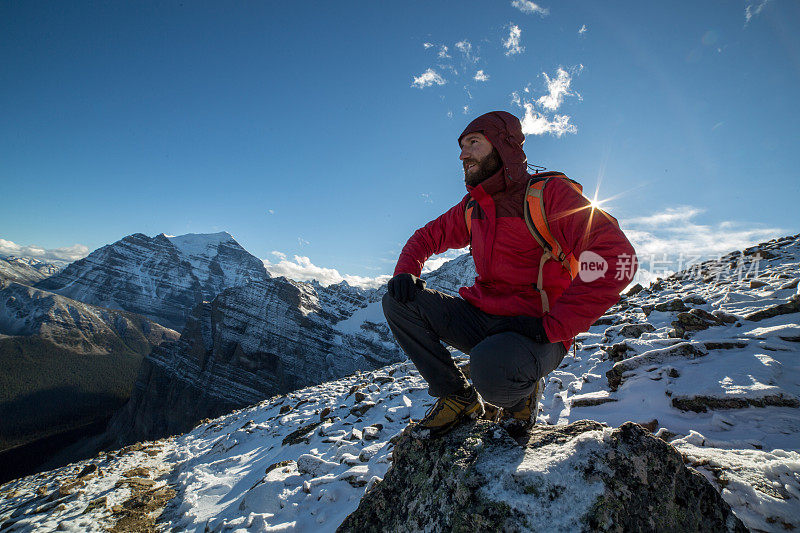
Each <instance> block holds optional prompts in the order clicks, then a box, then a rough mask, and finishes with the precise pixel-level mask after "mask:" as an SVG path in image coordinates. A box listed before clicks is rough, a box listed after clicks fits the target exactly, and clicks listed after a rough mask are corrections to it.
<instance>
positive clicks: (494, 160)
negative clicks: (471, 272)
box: [383, 111, 636, 436]
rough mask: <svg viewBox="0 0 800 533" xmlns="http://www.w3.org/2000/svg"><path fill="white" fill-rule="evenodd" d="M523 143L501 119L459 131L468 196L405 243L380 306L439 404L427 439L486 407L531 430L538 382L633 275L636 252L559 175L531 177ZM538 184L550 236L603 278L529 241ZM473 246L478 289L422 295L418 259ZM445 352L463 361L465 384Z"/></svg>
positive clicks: (518, 131) (425, 425) (426, 421)
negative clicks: (600, 265)
mask: <svg viewBox="0 0 800 533" xmlns="http://www.w3.org/2000/svg"><path fill="white" fill-rule="evenodd" d="M524 141H525V136H524V135H523V133H522V128H521V125H520V122H519V120H518V119H517V118H516V117H515V116H513V115H511V114H510V113H507V112H505V111H492V112H490V113H486V114H485V115H482V116H480V117H478V118H477V119H475V120H474V121H472V122H471V123H470V124H469V125H468V126H467V127H466V129H465V130H464V131H463V132H462V133H461V135H460V136H459V137H458V143H459V146H460V147H461V156H460V159H461V161H462V164H463V167H464V182H465V184H466V187H467V194H466V195H465V196H464V197H463V198H462V199H461V201H460V202H459V203H458V204H457V205H455V206H454V207H452V208H451V209H450V210H448V211H447V212H446V213H444V214H443V215H441V216H440V217H438V218H437V219H435V220H433V221H431V222H429V223H428V224H426V225H425V226H424V227H422V228H420V229H418V230H417V231H416V232H414V234H413V235H412V236H411V238H409V240H408V242H407V243H406V245H405V246H404V247H403V250H402V252H401V253H400V258H399V259H398V261H397V266H396V267H395V270H394V277H393V278H392V279H391V280H390V281H389V284H388V290H387V293H386V295H385V296H384V298H383V311H384V314H385V316H386V319H387V322H388V324H389V327H390V328H391V330H392V333H393V334H394V336H395V338H396V339H397V342H398V344H399V345H400V347H401V348H402V349H403V350H404V351H405V353H406V354H407V355H408V357H409V359H411V361H412V362H413V363H414V365H415V366H416V367H417V369H418V370H419V372H420V374H421V375H422V377H423V378H425V380H426V381H427V382H428V386H429V388H428V392H429V394H430V395H431V396H433V397H435V398H437V400H436V402H435V403H434V404H433V406H432V407H431V408H430V409H429V410H428V412H427V413H426V415H425V417H424V418H423V419H422V420H421V421H420V422H419V423H418V429H420V430H423V431H426V432H428V433H429V434H430V435H431V436H437V435H441V434H443V433H445V432H446V431H448V430H450V429H451V428H452V427H453V426H454V425H456V424H457V423H458V422H459V421H461V420H464V419H466V418H468V417H472V418H477V417H481V416H484V413H485V411H486V405H485V403H484V399H485V400H486V401H487V402H489V403H490V404H491V405H492V406H497V407H499V408H500V409H501V411H500V416H499V418H500V419H502V420H504V424H506V427H507V428H513V429H514V431H515V432H519V431H520V430H527V429H529V428H530V427H531V426H532V425H533V424H534V423H535V420H536V414H537V410H538V397H539V394H540V393H541V392H542V390H543V388H544V380H543V378H544V376H546V375H547V374H548V373H550V372H551V371H552V370H554V369H555V368H556V367H558V365H559V364H560V363H561V360H562V359H563V358H564V355H565V354H566V352H567V349H568V348H569V346H570V343H571V340H572V339H573V338H574V337H575V335H577V334H578V333H579V332H582V331H586V330H588V329H589V327H590V326H591V324H592V323H594V321H595V320H597V319H598V318H599V317H600V316H601V315H603V313H605V311H606V310H608V309H609V308H610V307H611V306H612V305H614V304H615V303H616V302H617V301H618V300H619V292H620V291H621V290H622V289H623V288H624V287H625V286H626V285H628V283H630V281H631V280H632V278H633V275H634V273H635V270H636V268H635V263H636V257H635V253H634V250H633V247H632V246H631V244H630V242H628V239H627V238H626V237H625V235H624V234H623V233H622V231H621V230H620V229H619V227H618V226H617V224H616V221H615V220H614V219H613V218H611V217H609V216H607V215H606V216H593V215H596V213H595V209H594V208H593V206H592V205H591V203H590V202H589V200H587V199H586V198H585V197H584V196H583V195H581V194H580V192H578V191H577V190H576V189H575V188H574V186H572V185H571V183H570V181H569V180H568V179H567V178H566V176H564V175H563V174H561V173H558V172H547V173H538V174H534V175H530V174H529V173H528V169H527V158H526V156H525V152H524V151H523V149H522V145H523V143H524ZM541 180H547V182H545V183H546V185H547V186H546V187H544V188H543V189H542V191H543V192H542V195H541V200H542V201H543V205H544V217H545V219H546V221H547V224H548V229H549V231H550V233H551V234H552V237H553V238H554V239H555V240H556V241H557V242H558V243H559V244H560V247H561V249H562V250H563V251H564V252H565V254H566V255H569V254H571V255H572V256H574V257H575V258H578V257H580V256H581V254H582V253H584V252H587V253H588V252H591V253H592V255H591V257H592V258H597V257H599V258H602V261H605V262H606V264H607V269H606V271H605V273H603V274H602V275H600V277H596V275H593V276H575V277H574V279H573V275H574V273H570V272H569V271H568V270H567V269H566V268H565V267H564V266H563V264H562V262H560V261H559V260H548V259H549V258H550V257H552V255H551V256H547V255H545V254H546V250H545V248H544V247H543V246H542V245H541V244H540V243H539V241H538V240H537V239H536V238H535V237H534V234H533V231H534V230H533V229H531V226H530V220H527V221H526V211H525V210H526V209H527V208H526V207H525V206H526V190H527V187H528V184H529V182H531V183H533V182H535V181H541ZM603 214H604V213H603ZM467 215H468V216H469V222H470V224H469V225H468V224H467V221H468V219H467V218H466V216H467ZM528 216H530V215H529V214H528ZM468 245H469V246H470V250H471V253H472V257H473V259H474V261H475V270H476V272H477V274H478V276H477V277H476V278H475V283H474V284H473V285H472V286H471V287H461V289H459V297H454V296H450V295H447V294H443V293H441V292H438V291H434V290H431V289H427V288H426V287H425V282H424V281H423V280H422V279H420V277H419V276H420V274H421V271H422V267H423V265H424V263H425V261H426V260H427V259H428V258H429V257H430V256H432V255H434V254H440V253H442V252H445V251H446V250H449V249H460V248H464V247H466V246H468ZM631 264H633V265H634V266H633V268H630V266H628V267H627V268H620V267H623V266H624V265H631ZM620 272H622V275H619V274H620ZM443 342H444V343H446V344H448V345H450V346H452V347H453V348H456V349H457V350H460V351H461V352H463V353H465V354H469V356H470V374H471V378H472V384H470V382H469V381H467V379H466V377H465V376H464V374H463V373H462V372H461V371H460V369H459V368H458V367H457V366H456V364H455V361H454V360H453V358H452V356H451V355H450V352H449V351H448V350H447V349H446V348H445V346H444V345H443V344H442V343H443Z"/></svg>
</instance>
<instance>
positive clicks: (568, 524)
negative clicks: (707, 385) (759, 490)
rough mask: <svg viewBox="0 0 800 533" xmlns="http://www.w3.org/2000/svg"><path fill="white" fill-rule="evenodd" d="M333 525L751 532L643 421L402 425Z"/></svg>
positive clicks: (407, 528)
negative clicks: (523, 433) (444, 431)
mask: <svg viewBox="0 0 800 533" xmlns="http://www.w3.org/2000/svg"><path fill="white" fill-rule="evenodd" d="M337 531H340V532H347V531H358V532H362V531H747V529H746V528H745V526H744V525H743V524H742V522H741V521H740V520H739V519H738V518H737V517H736V516H735V515H734V514H733V512H732V511H731V509H730V507H729V505H728V504H727V503H725V501H723V499H722V498H721V496H720V495H719V493H718V492H717V491H716V490H715V489H714V487H713V486H712V485H711V484H710V483H709V482H708V481H707V480H706V479H705V478H704V477H703V476H702V475H700V474H698V473H697V472H695V471H693V470H690V469H689V468H687V467H686V466H684V464H683V458H682V457H681V455H680V454H679V453H678V452H677V451H676V450H675V449H674V448H672V447H671V446H670V445H669V444H667V443H665V442H663V441H662V440H660V439H658V438H656V437H654V436H653V435H652V434H650V433H649V432H648V431H647V430H645V429H644V428H642V427H641V426H639V425H637V424H633V423H630V422H629V423H626V424H623V425H622V426H621V427H619V428H617V429H613V430H612V429H611V428H609V427H607V426H604V425H602V424H600V423H598V422H591V421H579V422H574V423H572V424H569V425H567V426H537V427H536V428H535V430H534V431H533V433H532V435H531V438H530V440H529V441H528V442H527V444H526V445H525V446H524V447H520V446H519V445H517V443H516V442H515V441H514V440H512V439H511V438H510V437H509V436H508V434H507V433H506V432H505V431H504V430H502V429H500V428H499V426H497V425H495V424H491V423H489V422H478V423H477V424H466V425H463V426H461V427H460V428H458V429H456V430H455V431H453V432H452V433H450V434H448V435H445V436H444V437H442V438H439V439H423V440H421V439H417V438H414V437H413V436H412V433H411V432H409V431H406V432H405V433H404V435H403V437H402V438H401V439H400V441H399V442H398V443H397V445H396V447H395V449H394V452H393V464H392V467H391V468H390V469H389V471H388V472H387V474H386V476H385V478H384V479H383V481H381V482H379V483H376V484H375V485H373V487H372V488H371V490H370V491H368V492H367V493H366V494H365V495H364V497H363V498H362V500H361V503H360V505H359V506H358V509H357V510H356V511H355V512H353V513H352V514H350V515H349V516H348V517H347V519H345V521H344V522H343V523H342V524H341V526H340V527H339V529H338V530H337Z"/></svg>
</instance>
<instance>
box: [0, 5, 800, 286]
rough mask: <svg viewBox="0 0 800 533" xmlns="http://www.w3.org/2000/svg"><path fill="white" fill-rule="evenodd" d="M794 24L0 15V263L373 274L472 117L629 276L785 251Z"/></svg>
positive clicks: (386, 14) (665, 12) (719, 15)
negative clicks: (501, 131)
mask: <svg viewBox="0 0 800 533" xmlns="http://www.w3.org/2000/svg"><path fill="white" fill-rule="evenodd" d="M798 26H800V4H798V3H797V2H795V1H790V0H767V1H765V0H754V1H750V0H748V1H729V0H725V1H717V2H711V1H708V2H706V1H704V2H692V3H689V2H685V3H679V4H675V3H667V2H662V3H655V2H639V1H635V2H611V3H607V4H606V3H600V2H588V1H584V2H573V1H561V2H547V1H544V0H543V1H541V2H538V1H537V2H536V3H533V2H529V1H525V0H518V1H515V2H512V1H511V0H507V1H499V0H498V1H492V2H488V1H481V2H474V1H461V2H422V1H420V2H402V3H399V2H392V3H389V2H336V3H334V2H302V3H293V2H280V3H279V2H252V1H251V2H225V3H221V2H184V3H179V2H158V3H150V2H108V3H95V2H91V3H88V2H3V3H0V62H1V64H2V68H0V111H1V114H2V117H3V118H2V120H0V180H2V190H3V201H2V206H3V209H2V210H0V253H18V254H27V255H33V256H39V257H42V258H57V257H61V258H75V257H79V256H81V255H85V254H86V253H87V252H88V251H90V250H93V249H95V248H97V247H100V246H102V245H105V244H108V243H111V242H114V241H115V240H118V239H119V238H121V237H123V236H125V235H128V234H131V233H135V232H142V233H145V234H148V235H151V236H152V235H156V234H158V233H161V232H164V233H167V234H172V235H180V234H184V233H210V232H217V231H228V232H230V233H231V234H232V235H234V237H236V239H237V240H238V241H239V242H240V243H241V244H242V245H243V246H244V247H245V248H246V249H247V250H249V251H250V252H252V253H253V254H255V255H256V256H258V257H260V258H262V259H265V260H267V261H269V263H270V265H271V269H272V270H273V271H274V272H279V273H285V274H287V275H291V276H294V277H303V276H306V277H308V276H316V277H318V278H320V279H323V280H328V281H335V280H338V279H340V278H341V277H345V278H346V279H351V280H358V279H359V278H358V277H362V278H374V277H376V276H380V275H386V274H389V273H391V271H392V269H393V266H394V262H395V261H396V258H397V254H398V253H399V251H400V248H401V247H402V244H403V243H404V242H405V240H406V239H407V238H408V236H409V235H410V234H411V233H412V232H413V231H414V230H415V229H416V228H417V227H419V226H421V225H423V224H424V223H426V222H427V221H428V220H430V219H432V218H435V217H436V216H438V215H439V214H441V213H442V212H444V211H446V210H447V209H448V208H449V207H451V206H452V205H453V204H455V203H456V202H458V201H459V200H460V198H461V197H462V195H463V194H464V192H465V190H464V183H463V173H462V171H461V168H460V164H459V160H458V154H459V151H458V146H457V144H456V138H457V136H458V134H459V133H460V132H461V130H462V129H463V127H464V126H465V125H466V123H467V122H469V120H471V119H472V118H474V117H475V116H477V115H479V114H481V113H483V112H486V111H489V110H492V109H504V110H508V111H510V112H512V113H514V114H515V115H517V116H518V117H520V118H521V119H525V120H524V124H525V128H526V133H528V135H527V139H526V143H525V149H526V153H527V154H528V158H529V161H531V162H535V163H538V164H540V165H543V166H546V167H547V168H549V169H557V170H562V171H564V172H565V173H566V174H567V175H569V176H570V177H572V178H574V179H577V180H578V181H580V182H581V183H583V185H584V187H585V189H586V190H587V191H589V192H590V194H593V191H595V190H596V189H598V187H599V192H598V197H599V198H600V199H606V198H613V199H612V200H610V201H608V202H607V203H606V204H605V206H606V207H607V208H608V209H609V211H610V212H611V213H612V214H614V215H615V216H617V218H619V219H620V220H621V222H622V225H623V228H625V229H626V230H627V231H628V232H629V235H630V236H631V240H632V241H633V242H634V244H635V245H636V247H637V250H638V251H639V252H640V256H642V258H643V259H645V260H646V257H645V256H647V257H652V256H654V255H655V254H668V256H669V260H670V261H673V262H674V261H676V260H677V258H678V257H679V256H680V255H681V254H684V255H686V256H688V255H690V254H694V255H697V254H704V255H705V256H713V255H718V254H719V253H722V252H724V251H727V250H731V249H734V248H739V247H742V246H745V245H747V244H750V243H754V242H758V241H760V240H765V239H768V238H772V237H775V236H780V235H785V234H794V233H798V232H800V223H798V220H800V219H799V218H798V216H797V204H798V200H799V199H800V184H799V181H800V180H798V178H799V176H798V171H797V169H798V166H800V154H799V153H798V150H797V146H798V145H800V144H799V141H800V135H799V134H798V127H797V124H798V119H799V118H800V112H799V111H800V103H798V99H797V96H796V95H797V94H798V87H800V35H798V33H797V31H796V28H797V27H798ZM665 261H666V259H665ZM643 266H644V270H645V271H648V270H654V269H656V267H655V266H654V267H653V268H649V267H648V266H647V264H646V262H645V263H644V264H643Z"/></svg>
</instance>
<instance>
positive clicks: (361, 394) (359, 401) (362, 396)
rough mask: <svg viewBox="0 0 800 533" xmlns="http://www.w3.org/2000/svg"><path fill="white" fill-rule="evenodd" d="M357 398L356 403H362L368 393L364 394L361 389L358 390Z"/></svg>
mask: <svg viewBox="0 0 800 533" xmlns="http://www.w3.org/2000/svg"><path fill="white" fill-rule="evenodd" d="M355 399H356V403H361V402H363V401H364V400H366V399H367V395H366V394H364V393H363V392H361V391H356V395H355Z"/></svg>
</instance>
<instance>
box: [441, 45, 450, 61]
mask: <svg viewBox="0 0 800 533" xmlns="http://www.w3.org/2000/svg"><path fill="white" fill-rule="evenodd" d="M448 50H449V49H448V48H447V47H446V46H444V45H442V46H441V47H440V48H439V59H447V58H448V57H452V56H450V54H448V53H447V51H448Z"/></svg>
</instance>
